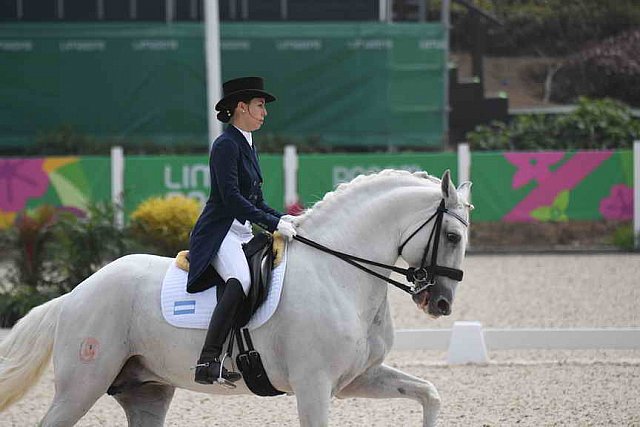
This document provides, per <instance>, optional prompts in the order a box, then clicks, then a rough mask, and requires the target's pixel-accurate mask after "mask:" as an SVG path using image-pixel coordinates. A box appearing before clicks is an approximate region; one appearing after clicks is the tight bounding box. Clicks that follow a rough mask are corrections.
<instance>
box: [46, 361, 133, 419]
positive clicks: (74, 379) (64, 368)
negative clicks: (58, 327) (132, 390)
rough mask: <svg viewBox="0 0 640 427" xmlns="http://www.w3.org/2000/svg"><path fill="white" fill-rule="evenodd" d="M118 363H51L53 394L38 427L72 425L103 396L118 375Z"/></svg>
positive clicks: (119, 362) (119, 364)
mask: <svg viewBox="0 0 640 427" xmlns="http://www.w3.org/2000/svg"><path fill="white" fill-rule="evenodd" d="M121 365H122V359H121V360H120V361H111V362H107V361H104V362H103V363H99V364H83V363H77V361H76V362H75V363H74V361H65V362H62V363H57V364H54V371H55V387H56V392H55V395H54V397H53V402H52V403H51V406H49V410H48V411H47V413H46V414H45V416H44V418H43V419H42V421H41V423H40V426H41V427H53V426H55V427H63V426H73V425H74V424H75V423H77V422H78V420H80V418H82V417H83V416H84V415H85V414H86V413H87V411H89V409H91V407H92V406H93V405H94V404H95V402H96V401H97V400H98V399H99V398H100V397H101V396H103V395H104V394H105V393H106V391H107V389H108V388H109V385H110V384H111V382H112V381H113V379H114V378H115V377H116V375H117V374H118V371H119V370H120V366H121Z"/></svg>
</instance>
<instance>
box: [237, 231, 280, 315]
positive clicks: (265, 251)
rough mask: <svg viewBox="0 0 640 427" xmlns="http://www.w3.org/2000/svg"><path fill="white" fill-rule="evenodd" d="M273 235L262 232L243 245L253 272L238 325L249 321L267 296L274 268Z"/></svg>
mask: <svg viewBox="0 0 640 427" xmlns="http://www.w3.org/2000/svg"><path fill="white" fill-rule="evenodd" d="M272 246H273V236H272V235H271V233H267V232H260V233H258V234H257V235H256V236H255V237H254V238H253V239H251V240H250V241H249V242H247V243H246V244H244V245H242V250H243V251H244V253H245V256H246V257H247V263H248V264H249V272H250V274H251V288H250V289H249V295H247V298H246V299H245V302H244V304H243V306H242V307H241V308H240V312H239V313H238V320H237V325H238V326H240V327H241V326H244V325H246V324H247V322H249V319H250V318H251V315H252V314H253V313H254V312H255V311H256V309H257V308H258V307H259V306H260V304H262V302H263V301H264V299H265V298H266V296H267V293H268V292H267V291H268V289H269V284H270V283H269V280H270V278H271V270H272V269H273V250H272Z"/></svg>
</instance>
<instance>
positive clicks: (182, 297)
mask: <svg viewBox="0 0 640 427" xmlns="http://www.w3.org/2000/svg"><path fill="white" fill-rule="evenodd" d="M286 267H287V249H286V246H285V250H284V254H283V256H282V262H280V265H278V266H277V267H276V268H274V269H273V270H272V271H271V286H270V287H269V292H268V294H267V298H266V299H265V301H264V303H263V304H262V305H261V306H260V307H259V308H258V310H257V311H256V312H255V313H254V314H253V316H252V317H251V319H250V320H249V323H248V324H247V326H246V327H247V328H249V329H250V330H253V329H257V328H258V327H260V326H262V325H263V324H264V323H265V322H266V321H267V320H269V319H270V318H271V316H273V313H275V311H276V308H277V307H278V302H280V295H282V282H283V281H284V272H285V269H286ZM186 289H187V272H186V271H184V270H182V269H180V268H178V266H177V265H176V263H175V262H172V263H171V265H170V266H169V269H168V270H167V273H166V274H165V276H164V280H163V281H162V291H161V292H162V293H161V295H160V305H161V307H162V315H163V316H164V318H165V320H166V321H167V322H169V324H171V325H173V326H175V327H178V328H193V329H207V328H208V327H209V320H211V314H212V313H213V309H214V308H215V307H216V304H217V298H216V288H215V287H213V288H210V289H207V290H206V291H202V292H198V293H195V294H190V293H188V292H187V291H186Z"/></svg>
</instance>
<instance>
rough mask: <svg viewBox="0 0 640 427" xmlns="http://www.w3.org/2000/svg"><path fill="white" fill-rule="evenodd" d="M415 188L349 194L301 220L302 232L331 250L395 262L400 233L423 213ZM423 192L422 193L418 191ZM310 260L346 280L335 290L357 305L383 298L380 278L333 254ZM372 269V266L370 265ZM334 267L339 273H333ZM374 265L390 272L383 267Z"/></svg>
mask: <svg viewBox="0 0 640 427" xmlns="http://www.w3.org/2000/svg"><path fill="white" fill-rule="evenodd" d="M416 192H420V191H419V190H416V189H407V188H399V189H397V190H396V191H388V190H387V191H386V192H384V193H383V194H377V195H371V194H369V195H367V194H362V195H359V197H355V196H354V197H349V198H348V199H349V200H346V201H345V204H341V205H338V206H336V208H335V209H331V212H330V213H328V212H324V215H322V216H319V217H317V218H313V217H312V218H310V220H309V221H305V222H304V223H303V224H301V226H300V228H299V232H300V234H301V235H302V236H305V237H308V238H310V239H311V240H315V241H317V242H318V243H321V244H323V245H325V246H327V247H329V248H331V249H334V250H338V251H341V252H345V253H348V254H351V255H354V256H357V257H360V258H364V259H368V260H372V261H376V262H379V263H383V264H391V265H392V264H394V263H395V261H396V260H397V259H398V246H399V242H400V238H401V235H402V233H403V232H404V231H405V230H407V229H409V228H410V227H411V226H412V225H413V223H415V222H417V221H418V219H419V218H421V216H424V212H425V209H426V208H428V206H425V204H424V202H425V199H424V197H416ZM422 195H423V196H424V192H422ZM314 250H315V249H314ZM322 259H323V261H322V262H320V261H318V262H312V264H313V265H312V266H309V267H310V268H319V269H323V270H324V269H332V270H327V271H331V272H332V273H327V274H331V277H332V278H336V279H338V280H345V281H350V282H351V283H349V284H348V286H344V285H345V283H340V284H339V285H340V292H345V293H346V295H345V296H346V297H347V298H349V299H350V300H352V301H353V302H355V303H356V304H357V305H359V306H360V307H361V308H365V307H371V306H372V305H374V306H375V305H376V304H377V305H378V306H379V305H380V304H382V303H385V302H386V293H387V288H388V286H387V285H386V284H385V283H384V282H381V281H380V279H378V278H376V277H374V276H372V275H367V274H365V273H363V272H361V271H360V270H358V269H356V268H355V267H353V266H351V265H348V264H347V263H345V262H344V261H342V260H339V259H337V258H324V257H323V258H322ZM370 268H371V267H370ZM337 269H339V270H340V271H341V272H343V273H344V276H342V275H340V277H337V275H336V274H334V273H335V271H336V270H337ZM373 269H374V270H376V271H378V272H380V273H383V274H385V275H388V274H389V271H388V270H384V269H376V268H373Z"/></svg>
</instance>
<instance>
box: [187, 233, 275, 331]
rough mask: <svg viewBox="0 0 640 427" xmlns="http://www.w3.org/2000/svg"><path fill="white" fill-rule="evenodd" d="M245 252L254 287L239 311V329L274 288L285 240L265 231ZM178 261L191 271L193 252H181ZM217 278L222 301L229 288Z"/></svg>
mask: <svg viewBox="0 0 640 427" xmlns="http://www.w3.org/2000/svg"><path fill="white" fill-rule="evenodd" d="M242 250H243V251H244V254H245V256H246V258H247V263H248V264H249V273H250V275H251V288H250V289H249V294H248V295H247V297H246V298H245V300H244V303H243V305H242V306H241V307H240V310H239V311H238V318H237V320H236V327H237V328H241V327H243V326H245V325H246V324H247V323H248V322H249V320H250V319H251V316H252V315H253V313H255V312H256V310H257V309H258V307H260V305H261V304H262V303H263V302H264V300H265V298H266V296H267V294H268V291H269V286H270V285H271V282H270V279H271V271H272V270H273V268H274V267H277V266H278V265H279V264H280V262H281V261H282V254H283V252H284V238H283V237H282V236H281V235H280V234H279V233H275V235H272V234H271V233H267V232H265V231H262V232H260V233H258V234H256V235H255V236H254V237H253V239H251V240H250V241H249V242H247V243H245V244H243V245H242ZM175 261H176V265H177V266H178V267H179V268H181V269H182V270H184V271H189V251H180V252H179V253H178V255H177V256H176V260H175ZM215 276H216V278H215V280H214V282H215V285H216V292H217V296H218V299H220V296H221V295H222V292H223V291H224V287H225V286H226V285H225V283H224V281H223V280H222V278H221V277H220V276H218V274H217V273H216V274H215Z"/></svg>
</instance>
